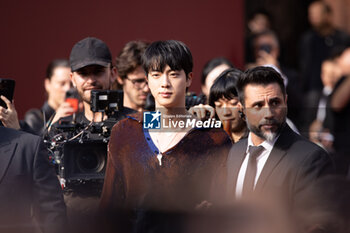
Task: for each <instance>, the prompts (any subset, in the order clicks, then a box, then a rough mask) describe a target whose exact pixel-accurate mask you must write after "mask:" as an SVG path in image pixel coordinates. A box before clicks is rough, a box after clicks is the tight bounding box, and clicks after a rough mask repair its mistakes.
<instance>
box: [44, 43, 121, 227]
mask: <svg viewBox="0 0 350 233" xmlns="http://www.w3.org/2000/svg"><path fill="white" fill-rule="evenodd" d="M70 66H71V73H70V77H71V80H72V83H73V86H74V87H76V89H77V91H78V94H79V96H80V97H81V99H82V100H83V104H84V112H83V113H77V114H76V116H75V119H73V116H68V117H64V118H61V119H60V120H58V119H57V120H58V121H57V122H56V123H55V124H53V126H52V128H51V130H50V136H54V135H57V134H59V133H61V131H60V130H59V129H57V128H58V127H57V126H59V125H60V123H61V122H76V123H80V124H84V125H87V124H89V123H90V122H92V121H94V122H100V121H102V120H106V118H107V116H104V118H103V119H102V113H100V112H96V113H93V112H92V111H91V108H90V99H91V90H109V89H111V84H112V83H113V81H114V80H115V78H116V68H115V67H114V66H113V64H112V56H111V53H110V50H109V48H108V47H107V45H106V44H105V43H104V42H103V41H102V40H100V39H97V38H93V37H87V38H85V39H83V40H81V41H79V42H77V43H76V44H75V45H74V46H73V48H72V51H71V53H70ZM125 114H127V113H126V112H125V111H120V115H119V116H120V119H121V118H123V117H122V116H124V117H125ZM53 121H55V119H54V120H53ZM85 132H86V134H88V135H89V136H88V137H89V139H94V140H99V139H101V140H102V139H104V138H103V136H101V135H99V134H91V133H90V132H89V131H88V130H87V131H85ZM86 134H84V135H86ZM85 146H86V144H85ZM69 168H72V167H69V166H67V168H66V169H65V170H67V169H69ZM101 189H102V183H101V182H98V183H96V184H95V183H94V185H91V184H90V183H82V184H81V186H79V188H77V189H74V190H72V191H71V192H65V195H64V198H65V202H66V205H67V211H68V217H69V220H70V222H71V223H72V227H73V229H76V231H77V232H91V231H92V228H91V226H92V224H93V223H94V214H95V211H96V210H97V206H98V203H99V192H100V191H101Z"/></svg>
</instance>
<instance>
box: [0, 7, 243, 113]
mask: <svg viewBox="0 0 350 233" xmlns="http://www.w3.org/2000/svg"><path fill="white" fill-rule="evenodd" d="M243 5H244V1H243V0H235V1H232V0H216V1H208V0H203V1H194V0H178V1H161V0H150V1H121V0H119V1H116V0H115V1H112V0H106V1H89V0H88V1H81V0H73V1H72V0H71V1H68V0H61V1H47V0H35V1H24V0H21V1H19V0H12V1H9V0H3V1H1V3H0V30H1V40H0V41H1V43H0V51H1V52H0V77H1V78H12V79H15V80H16V82H17V83H16V90H15V104H16V108H17V110H18V112H19V116H20V118H22V117H23V115H24V113H25V111H27V110H28V109H30V108H33V107H37V108H38V107H40V106H41V105H42V103H43V101H44V100H45V98H46V97H45V91H44V87H43V82H44V78H45V69H46V66H47V64H48V63H49V62H50V61H51V60H52V59H55V58H68V57H69V53H70V50H71V48H72V46H73V44H74V43H75V42H77V41H79V40H80V39H83V38H84V37H86V36H94V37H98V38H100V39H102V40H104V41H105V42H106V43H107V44H108V46H109V47H110V49H111V52H112V54H113V57H115V56H116V55H117V54H118V52H119V51H120V49H121V48H122V47H123V45H124V44H125V43H126V42H128V41H130V40H136V39H143V40H147V41H154V40H167V39H176V40H181V41H183V42H185V43H186V44H187V45H188V46H189V47H190V49H191V51H192V53H193V56H194V77H195V79H194V82H193V84H192V87H191V88H190V90H191V91H195V92H197V93H199V92H200V73H201V69H202V67H203V66H204V64H205V62H207V61H208V60H209V59H211V58H213V57H216V56H225V57H227V58H229V59H230V60H231V61H232V62H233V63H234V64H235V65H236V66H237V67H239V68H242V67H243V35H244V9H243Z"/></svg>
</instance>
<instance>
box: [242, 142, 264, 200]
mask: <svg viewBox="0 0 350 233" xmlns="http://www.w3.org/2000/svg"><path fill="white" fill-rule="evenodd" d="M263 150H264V147H263V146H249V160H248V166H247V170H246V173H245V177H244V183H243V192H242V194H243V195H245V194H249V193H251V192H252V191H253V190H254V181H255V176H256V171H257V168H258V164H257V161H256V158H257V157H258V156H259V155H260V154H261V152H262V151H263Z"/></svg>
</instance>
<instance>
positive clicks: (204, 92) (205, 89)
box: [202, 85, 209, 95]
mask: <svg viewBox="0 0 350 233" xmlns="http://www.w3.org/2000/svg"><path fill="white" fill-rule="evenodd" d="M202 93H203V94H204V95H207V94H209V91H208V90H207V87H206V86H205V85H202Z"/></svg>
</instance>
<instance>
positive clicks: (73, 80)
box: [69, 72, 77, 87]
mask: <svg viewBox="0 0 350 233" xmlns="http://www.w3.org/2000/svg"><path fill="white" fill-rule="evenodd" d="M69 77H70V81H72V84H73V87H77V85H76V84H75V78H74V75H73V72H70V74H69Z"/></svg>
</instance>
